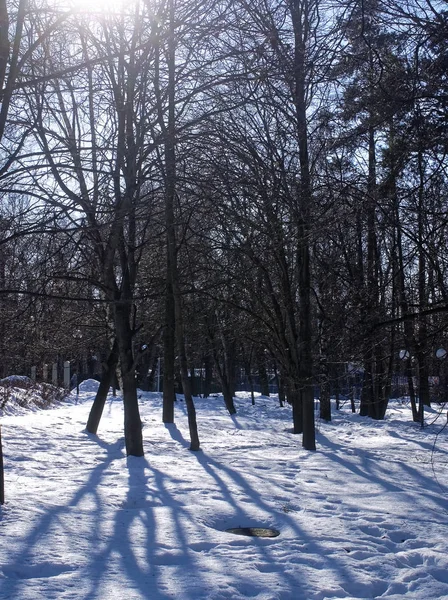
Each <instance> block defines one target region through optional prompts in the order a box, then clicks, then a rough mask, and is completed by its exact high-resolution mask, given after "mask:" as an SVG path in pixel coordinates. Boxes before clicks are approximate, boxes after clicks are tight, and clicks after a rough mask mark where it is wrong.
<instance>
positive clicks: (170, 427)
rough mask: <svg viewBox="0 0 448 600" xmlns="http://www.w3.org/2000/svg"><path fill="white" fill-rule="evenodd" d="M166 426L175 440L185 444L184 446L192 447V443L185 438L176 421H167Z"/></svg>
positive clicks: (182, 444)
mask: <svg viewBox="0 0 448 600" xmlns="http://www.w3.org/2000/svg"><path fill="white" fill-rule="evenodd" d="M165 428H166V429H167V431H168V433H169V434H170V436H171V438H172V439H173V440H174V441H175V442H179V444H181V446H183V447H184V448H189V447H190V444H189V443H188V442H187V440H186V439H185V438H184V436H183V435H182V433H181V432H180V431H179V429H178V428H177V425H176V424H175V423H165Z"/></svg>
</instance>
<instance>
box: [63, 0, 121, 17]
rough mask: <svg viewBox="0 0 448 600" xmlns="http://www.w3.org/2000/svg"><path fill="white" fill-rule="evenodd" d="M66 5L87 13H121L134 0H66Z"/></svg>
mask: <svg viewBox="0 0 448 600" xmlns="http://www.w3.org/2000/svg"><path fill="white" fill-rule="evenodd" d="M65 2H66V6H67V7H68V8H71V9H73V10H75V11H79V12H83V13H84V12H85V13H99V14H107V13H109V14H114V13H121V12H123V11H124V10H125V9H126V8H129V5H130V4H132V1H129V0H128V2H125V0H65Z"/></svg>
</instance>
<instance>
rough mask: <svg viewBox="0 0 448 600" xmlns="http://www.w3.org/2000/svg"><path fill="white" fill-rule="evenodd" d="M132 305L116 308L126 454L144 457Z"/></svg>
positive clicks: (118, 303) (121, 303)
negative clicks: (132, 325) (133, 344)
mask: <svg viewBox="0 0 448 600" xmlns="http://www.w3.org/2000/svg"><path fill="white" fill-rule="evenodd" d="M130 313H131V310H130V305H129V303H128V302H116V303H115V306H114V317H115V330H116V336H117V340H118V349H119V357H120V369H121V376H122V381H123V389H122V393H123V407H124V436H125V443H126V454H127V455H128V456H143V437H142V422H141V419H140V412H139V408H138V399H137V382H136V379H135V362H134V356H133V350H132V335H133V333H132V329H131V324H130V317H131V314H130Z"/></svg>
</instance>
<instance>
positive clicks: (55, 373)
mask: <svg viewBox="0 0 448 600" xmlns="http://www.w3.org/2000/svg"><path fill="white" fill-rule="evenodd" d="M51 382H52V383H53V385H56V386H57V385H58V363H53V366H52V369H51Z"/></svg>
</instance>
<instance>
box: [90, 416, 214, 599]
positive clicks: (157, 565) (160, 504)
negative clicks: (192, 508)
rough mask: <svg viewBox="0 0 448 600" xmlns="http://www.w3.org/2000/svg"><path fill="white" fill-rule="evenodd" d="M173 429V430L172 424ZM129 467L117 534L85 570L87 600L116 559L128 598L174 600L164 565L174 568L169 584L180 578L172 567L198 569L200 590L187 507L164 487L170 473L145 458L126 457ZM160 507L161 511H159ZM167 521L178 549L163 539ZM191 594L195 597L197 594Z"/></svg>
mask: <svg viewBox="0 0 448 600" xmlns="http://www.w3.org/2000/svg"><path fill="white" fill-rule="evenodd" d="M169 429H170V431H171V430H173V432H174V430H175V428H174V427H170V428H169ZM127 466H128V470H129V485H128V492H127V496H126V501H125V502H124V506H123V508H122V509H121V510H119V511H117V513H116V516H115V522H114V531H113V535H112V537H111V539H110V541H109V542H108V544H107V546H105V547H104V548H102V549H101V550H100V551H99V552H97V553H96V555H95V556H93V557H92V560H91V568H90V570H89V572H88V574H87V579H88V580H89V581H91V587H90V590H89V592H88V594H87V595H86V596H85V600H93V599H95V598H97V597H98V593H99V592H100V591H101V589H102V588H103V586H104V585H105V584H106V583H107V569H108V566H110V564H111V561H114V560H118V562H119V565H118V567H119V570H120V572H122V573H123V574H124V576H126V577H127V580H126V586H127V589H126V593H127V597H133V595H132V594H133V592H139V595H140V594H141V595H143V596H144V597H145V598H151V600H169V599H172V597H173V596H172V590H171V592H170V587H169V586H168V585H167V582H166V579H167V577H166V573H165V571H166V567H169V568H170V575H169V579H170V582H171V581H172V579H173V578H174V579H175V578H176V574H175V573H174V574H173V573H172V571H173V569H174V570H177V571H178V574H179V575H180V571H185V572H187V573H190V574H191V573H192V572H194V580H195V582H196V584H197V585H199V587H200V588H201V578H202V575H201V571H200V569H199V568H198V566H197V565H196V564H195V560H194V556H193V555H192V553H191V552H190V551H189V544H188V534H187V532H186V531H185V530H184V526H183V524H182V518H183V517H184V515H185V516H187V515H186V514H185V506H184V505H182V503H180V502H179V501H176V500H175V499H174V498H173V497H172V495H171V494H170V493H169V492H168V491H167V489H166V485H165V482H166V481H167V480H168V479H170V477H169V476H167V475H166V474H164V473H162V472H160V471H159V470H158V469H156V468H154V467H152V466H151V465H150V464H149V463H148V461H147V460H146V458H144V457H142V458H135V457H128V459H127ZM158 511H161V512H162V514H161V515H158ZM134 525H136V526H137V529H138V530H139V531H140V532H141V538H140V539H136V537H135V535H136V534H134V535H133V533H132V532H133V527H134ZM142 525H143V527H142ZM167 525H169V526H170V527H171V535H174V536H175V538H176V547H175V548H174V552H173V551H172V550H173V548H172V546H173V544H172V541H171V540H169V541H167V543H166V544H164V542H163V539H161V535H162V533H163V532H164V530H166V528H167ZM138 526H140V527H138ZM117 557H118V558H117ZM202 584H203V582H202ZM202 587H203V585H202ZM182 597H183V598H185V599H187V598H189V592H188V590H183V596H182ZM191 598H192V600H194V598H195V595H192V596H191Z"/></svg>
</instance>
